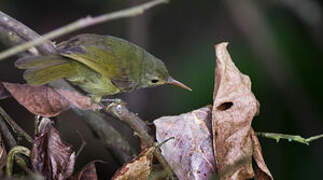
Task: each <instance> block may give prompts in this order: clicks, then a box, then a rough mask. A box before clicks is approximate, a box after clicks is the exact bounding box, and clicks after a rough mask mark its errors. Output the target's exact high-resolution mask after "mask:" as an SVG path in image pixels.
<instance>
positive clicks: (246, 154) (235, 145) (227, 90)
mask: <svg viewBox="0 0 323 180" xmlns="http://www.w3.org/2000/svg"><path fill="white" fill-rule="evenodd" d="M227 45H228V43H220V44H218V45H216V46H215V51H216V57H217V65H216V81H215V88H214V96H213V98H214V104H213V110H212V130H213V147H214V154H215V158H216V164H217V168H218V175H219V177H220V179H234V180H236V179H249V178H252V177H253V176H254V172H253V169H252V155H253V143H252V139H251V121H252V119H253V117H254V116H255V115H256V114H257V112H258V109H259V103H258V101H257V99H256V98H255V96H254V94H253V93H252V91H251V81H250V79H249V77H248V76H246V75H244V74H242V73H241V72H240V71H239V70H238V68H237V67H236V66H235V65H234V63H233V62H232V60H231V57H230V54H229V53H228V51H227V49H226V47H227ZM241 160H243V161H241ZM241 162H243V164H241ZM237 164H239V165H237ZM228 169H230V171H228Z"/></svg>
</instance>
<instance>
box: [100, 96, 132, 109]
mask: <svg viewBox="0 0 323 180" xmlns="http://www.w3.org/2000/svg"><path fill="white" fill-rule="evenodd" d="M101 103H104V104H105V107H106V108H105V109H106V110H107V111H109V110H110V109H111V108H112V107H117V106H118V105H122V106H124V105H126V102H124V101H123V100H122V99H118V98H116V99H101Z"/></svg>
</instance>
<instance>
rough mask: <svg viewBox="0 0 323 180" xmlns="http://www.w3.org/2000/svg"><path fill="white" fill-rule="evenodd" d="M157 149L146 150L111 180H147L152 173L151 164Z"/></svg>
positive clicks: (125, 165) (119, 170)
mask: <svg viewBox="0 0 323 180" xmlns="http://www.w3.org/2000/svg"><path fill="white" fill-rule="evenodd" d="M154 151H155V147H150V148H146V149H145V150H144V151H142V152H141V153H140V154H139V155H138V156H137V157H136V158H134V159H133V160H131V161H130V162H127V163H125V164H124V165H123V166H122V167H121V168H120V169H118V170H117V172H116V173H115V174H114V176H113V177H112V178H111V180H147V179H148V177H149V175H150V172H151V164H152V159H153V152H154Z"/></svg>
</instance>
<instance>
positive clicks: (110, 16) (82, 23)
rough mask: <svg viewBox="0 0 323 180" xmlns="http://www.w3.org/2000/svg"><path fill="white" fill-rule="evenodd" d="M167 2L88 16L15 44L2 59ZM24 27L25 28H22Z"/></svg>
mask: <svg viewBox="0 0 323 180" xmlns="http://www.w3.org/2000/svg"><path fill="white" fill-rule="evenodd" d="M167 2H168V0H154V1H150V2H147V3H144V4H142V5H138V6H134V7H131V8H127V9H124V10H121V11H116V12H113V13H107V14H103V15H100V16H97V17H91V16H88V17H86V18H82V19H79V20H77V21H75V22H73V23H71V24H68V25H66V26H63V27H61V28H58V29H56V30H54V31H51V32H49V33H46V34H44V35H43V36H39V37H38V38H36V39H33V40H31V41H28V42H26V43H24V44H21V45H18V46H15V47H12V48H10V49H8V50H5V51H3V52H2V53H0V60H2V59H4V58H7V57H10V56H12V55H15V54H17V53H20V52H23V51H25V50H27V49H29V48H31V47H34V46H37V45H40V44H42V43H45V42H46V41H47V42H48V40H51V39H54V38H57V37H59V36H62V35H64V34H68V33H70V32H73V31H76V30H79V29H82V28H85V27H89V26H93V25H96V24H100V23H103V22H106V21H111V20H115V19H121V18H126V17H132V16H137V15H140V14H142V13H143V12H144V11H145V10H147V9H150V8H152V7H154V6H157V5H159V4H162V3H167ZM0 16H1V14H0ZM4 17H6V16H4ZM1 19H3V18H1ZM2 22H6V21H2ZM4 24H6V23H4ZM0 25H1V24H0ZM13 28H14V29H15V32H16V29H17V27H13ZM22 29H24V28H22ZM18 32H20V31H18ZM17 34H19V33H17ZM21 35H24V34H21Z"/></svg>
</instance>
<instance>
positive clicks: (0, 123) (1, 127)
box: [0, 116, 17, 149]
mask: <svg viewBox="0 0 323 180" xmlns="http://www.w3.org/2000/svg"><path fill="white" fill-rule="evenodd" d="M0 132H1V134H2V135H3V137H4V139H5V141H6V142H7V145H8V146H9V148H8V149H11V148H12V147H14V146H16V145H17V142H16V140H15V138H14V137H13V135H12V134H11V132H10V130H9V129H8V126H7V124H6V122H5V120H4V119H3V118H2V117H1V116H0Z"/></svg>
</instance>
